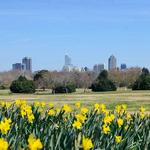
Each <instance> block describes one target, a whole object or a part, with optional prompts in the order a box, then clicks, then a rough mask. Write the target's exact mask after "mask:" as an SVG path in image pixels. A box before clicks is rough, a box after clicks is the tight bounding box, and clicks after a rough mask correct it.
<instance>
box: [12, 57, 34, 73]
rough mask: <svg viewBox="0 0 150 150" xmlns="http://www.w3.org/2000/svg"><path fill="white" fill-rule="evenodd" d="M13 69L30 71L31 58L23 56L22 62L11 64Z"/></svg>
mask: <svg viewBox="0 0 150 150" xmlns="http://www.w3.org/2000/svg"><path fill="white" fill-rule="evenodd" d="M12 70H13V71H25V72H30V73H31V72H32V59H31V58H28V57H24V58H23V59H22V63H15V64H13V65H12Z"/></svg>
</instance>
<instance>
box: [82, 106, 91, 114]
mask: <svg viewBox="0 0 150 150" xmlns="http://www.w3.org/2000/svg"><path fill="white" fill-rule="evenodd" d="M88 111H89V110H88V108H86V107H83V108H81V113H82V114H84V115H85V114H87V113H88Z"/></svg>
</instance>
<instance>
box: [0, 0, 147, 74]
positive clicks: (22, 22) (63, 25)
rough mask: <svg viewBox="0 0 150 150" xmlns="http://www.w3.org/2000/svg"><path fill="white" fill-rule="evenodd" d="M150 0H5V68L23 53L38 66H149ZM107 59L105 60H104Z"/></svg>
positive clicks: (0, 62)
mask: <svg viewBox="0 0 150 150" xmlns="http://www.w3.org/2000/svg"><path fill="white" fill-rule="evenodd" d="M149 7H150V1H149V0H142V1H141V0H136V1H135V0H126V1H120V0H109V1H106V0H92V1H91V0H82V1H81V0H61V1H60V0H51V1H49V0H38V1H35V0H26V1H20V0H13V1H10V0H8V1H1V2H0V17H1V19H0V35H1V36H0V37H1V38H0V43H1V44H0V54H1V55H0V71H4V70H10V69H11V66H10V64H12V63H14V62H17V61H19V60H20V58H22V57H24V56H30V57H32V59H33V61H34V65H33V70H40V69H49V70H51V69H52V70H54V69H58V70H61V68H62V64H63V63H64V60H63V58H62V56H64V54H66V53H68V54H69V55H70V56H71V57H72V58H74V59H73V63H74V64H75V65H76V66H81V65H83V66H85V65H87V66H89V67H90V68H92V66H93V64H95V63H98V62H107V58H108V57H109V56H110V55H111V54H114V55H115V56H116V57H117V58H118V64H121V63H124V62H125V63H127V64H128V66H129V67H130V66H139V67H148V68H150V63H149V56H150V44H149V43H150V42H149V39H150V30H149V26H150V9H149ZM107 65H108V64H107V63H105V66H107Z"/></svg>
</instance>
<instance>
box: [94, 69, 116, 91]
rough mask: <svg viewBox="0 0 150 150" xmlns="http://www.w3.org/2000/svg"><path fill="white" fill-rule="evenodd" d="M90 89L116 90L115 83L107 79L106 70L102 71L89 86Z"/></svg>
mask: <svg viewBox="0 0 150 150" xmlns="http://www.w3.org/2000/svg"><path fill="white" fill-rule="evenodd" d="M91 89H92V91H94V92H99V91H116V89H117V88H116V85H115V84H114V83H113V81H111V80H110V79H108V72H107V71H106V70H104V71H102V72H101V73H100V74H99V76H98V77H97V79H96V80H95V81H94V83H93V84H92V86H91Z"/></svg>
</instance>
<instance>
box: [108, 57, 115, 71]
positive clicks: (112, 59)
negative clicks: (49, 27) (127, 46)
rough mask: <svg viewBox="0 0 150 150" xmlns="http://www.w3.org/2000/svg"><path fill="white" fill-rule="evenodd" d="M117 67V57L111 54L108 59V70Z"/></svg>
mask: <svg viewBox="0 0 150 150" xmlns="http://www.w3.org/2000/svg"><path fill="white" fill-rule="evenodd" d="M113 69H117V59H116V57H115V56H114V55H111V56H110V57H109V59H108V70H113Z"/></svg>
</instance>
